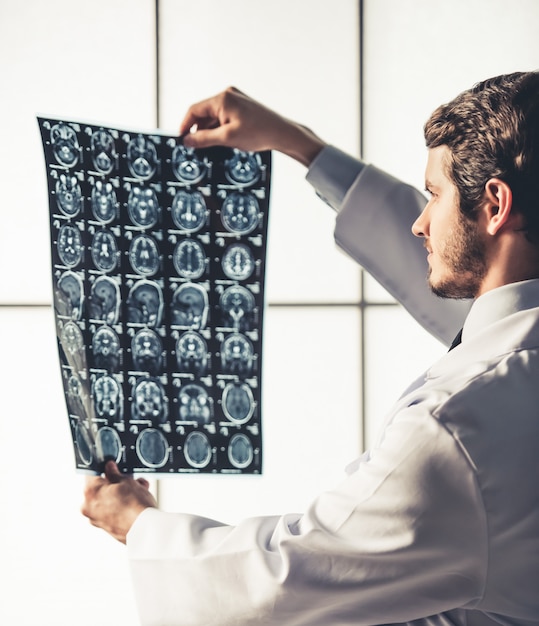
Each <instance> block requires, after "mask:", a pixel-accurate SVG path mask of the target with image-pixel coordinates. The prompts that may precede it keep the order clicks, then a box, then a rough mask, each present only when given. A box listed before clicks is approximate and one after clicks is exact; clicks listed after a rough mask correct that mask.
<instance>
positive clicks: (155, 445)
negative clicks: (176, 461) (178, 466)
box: [136, 428, 169, 468]
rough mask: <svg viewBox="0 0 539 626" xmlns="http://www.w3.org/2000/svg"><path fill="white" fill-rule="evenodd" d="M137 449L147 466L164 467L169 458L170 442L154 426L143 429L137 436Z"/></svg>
mask: <svg viewBox="0 0 539 626" xmlns="http://www.w3.org/2000/svg"><path fill="white" fill-rule="evenodd" d="M136 450H137V454H138V457H139V459H140V460H141V461H142V462H143V463H144V465H146V467H151V468H158V467H163V465H165V463H166V462H167V460H168V455H169V450H168V443H167V440H166V439H165V436H164V435H163V433H161V432H159V431H158V430H155V429H154V428H147V429H145V430H143V431H142V432H141V433H140V435H139V436H138V438H137V443H136Z"/></svg>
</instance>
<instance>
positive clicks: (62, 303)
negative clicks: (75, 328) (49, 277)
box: [55, 272, 83, 320]
mask: <svg viewBox="0 0 539 626" xmlns="http://www.w3.org/2000/svg"><path fill="white" fill-rule="evenodd" d="M82 301H83V286H82V280H81V278H80V277H79V276H78V275H77V274H75V273H74V272H64V273H63V274H62V275H61V276H60V278H59V279H58V289H57V291H56V298H55V305H56V310H57V312H58V313H59V314H60V315H68V316H69V317H71V318H72V319H74V320H80V318H81V315H82Z"/></svg>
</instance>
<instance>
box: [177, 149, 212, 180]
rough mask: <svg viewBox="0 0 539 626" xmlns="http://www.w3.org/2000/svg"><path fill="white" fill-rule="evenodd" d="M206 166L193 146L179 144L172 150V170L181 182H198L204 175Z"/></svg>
mask: <svg viewBox="0 0 539 626" xmlns="http://www.w3.org/2000/svg"><path fill="white" fill-rule="evenodd" d="M206 170H207V166H206V164H205V163H204V162H203V161H201V160H200V159H199V158H198V156H197V155H196V154H195V151H194V149H193V148H186V147H185V146H182V145H179V146H176V147H175V148H174V151H173V152H172V171H173V172H174V174H175V176H176V177H177V178H178V180H180V181H181V182H183V183H198V182H200V181H201V180H202V179H203V178H204V176H205V175H206Z"/></svg>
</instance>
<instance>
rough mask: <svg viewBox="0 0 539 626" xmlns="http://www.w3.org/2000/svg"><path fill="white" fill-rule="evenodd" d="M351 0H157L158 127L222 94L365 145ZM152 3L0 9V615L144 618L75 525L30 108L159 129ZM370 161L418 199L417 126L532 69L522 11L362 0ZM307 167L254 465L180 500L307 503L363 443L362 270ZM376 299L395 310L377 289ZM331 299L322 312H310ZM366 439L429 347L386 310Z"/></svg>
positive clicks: (283, 218)
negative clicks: (258, 466)
mask: <svg viewBox="0 0 539 626" xmlns="http://www.w3.org/2000/svg"><path fill="white" fill-rule="evenodd" d="M358 4H359V3H358V2H356V0H271V2H266V1H264V0H256V1H255V0H197V1H196V2H192V1H191V0H160V2H159V6H160V29H159V30H160V38H159V40H160V53H161V81H160V85H161V92H160V102H161V110H160V112H159V113H160V120H161V125H162V126H163V127H164V128H165V129H167V130H172V131H174V130H175V129H176V128H177V126H178V123H179V121H180V119H181V117H182V116H183V113H184V111H185V109H186V108H187V106H188V105H189V104H190V103H191V102H193V101H195V100H197V99H199V98H203V97H206V96H208V95H210V94H212V93H215V92H217V91H219V90H220V89H222V88H223V87H225V86H227V85H229V84H235V85H237V86H238V87H240V88H242V89H243V90H245V91H247V92H248V93H250V94H252V95H253V96H255V97H257V98H259V99H261V100H263V101H264V102H265V103H267V104H269V105H270V106H274V107H276V108H278V109H279V110H280V111H282V112H283V113H284V114H286V115H288V116H290V117H293V118H297V119H299V120H301V121H303V122H304V123H306V124H307V125H310V126H312V127H313V128H314V129H316V130H317V131H318V132H319V133H320V134H321V135H322V136H323V137H324V138H326V139H327V140H328V141H330V142H332V143H335V144H337V145H339V146H341V147H343V148H345V149H347V150H349V151H350V152H352V153H357V150H358V138H359V126H358V122H359V113H358V102H359V97H358V96H359V92H358V86H359V83H358V75H359V63H358V56H357V51H358V49H359V34H358V19H357V14H358ZM154 9H155V5H154V0H93V2H86V1H84V0H47V2H42V1H40V0H25V2H19V3H16V2H9V1H7V0H0V53H1V55H2V56H1V58H2V62H1V64H0V80H1V84H2V86H3V97H2V99H1V100H0V124H1V136H2V141H3V146H2V150H0V185H1V189H2V200H3V202H2V216H3V223H2V227H1V228H0V267H2V280H1V282H0V346H2V356H3V362H2V369H1V373H2V382H1V383H0V389H1V392H2V398H3V400H4V402H3V403H2V411H1V413H0V489H1V492H2V494H3V499H2V505H1V506H2V531H3V532H2V535H1V539H0V554H1V555H2V566H3V571H4V572H9V576H8V577H6V579H5V581H4V583H3V585H4V586H3V588H2V593H1V597H2V602H0V623H2V624H4V623H5V624H13V625H14V626H35V624H40V625H41V626H49V625H50V626H53V625H54V626H56V625H57V624H77V626H89V625H90V624H94V623H99V624H102V625H103V626H113V625H114V626H124V625H125V626H127V625H130V626H131V625H133V624H136V623H137V620H136V612H135V608H134V602H133V597H132V592H131V587H130V581H129V572H128V568H127V565H126V562H125V551H124V548H123V546H121V545H120V544H117V543H115V542H114V541H113V540H112V539H110V538H109V537H108V536H106V535H105V534H104V533H101V531H97V530H95V529H93V528H92V527H90V526H89V525H88V523H87V522H86V520H84V519H83V518H82V517H81V516H80V514H79V511H78V509H79V505H80V503H81V499H82V485H83V480H82V478H81V477H80V476H78V475H76V474H75V473H74V470H73V467H74V464H73V459H72V452H71V448H70V443H69V441H68V433H67V418H66V416H65V409H64V406H63V398H62V392H61V389H60V382H59V377H58V372H57V356H56V347H55V345H54V334H53V320H52V313H51V311H50V308H47V307H44V308H36V307H32V306H7V305H14V304H19V305H33V304H48V303H49V302H50V279H49V274H48V267H49V252H48V226H47V204H46V203H47V194H46V189H45V177H44V175H43V161H42V157H41V148H40V145H39V136H38V129H37V124H36V122H35V119H34V115H35V113H36V112H42V113H49V114H58V115H66V116H79V117H84V118H89V119H94V120H100V121H103V122H107V123H110V124H118V125H134V126H138V127H142V128H151V127H153V126H154V125H155V120H156V115H157V111H156V109H155V101H156V98H155V84H156V75H155V71H154V60H155V56H154V52H155V41H154V38H155V24H154ZM364 18H365V21H364V40H363V46H364V59H363V66H364V93H363V100H364V121H365V128H364V147H365V157H366V158H367V159H368V160H371V161H373V162H375V163H376V164H377V165H379V166H381V167H384V168H386V169H388V170H389V171H391V172H392V173H394V174H396V175H398V176H400V177H402V178H404V179H406V180H408V181H410V182H412V183H414V184H417V185H419V186H421V187H422V185H423V182H422V176H423V167H424V160H425V150H424V148H423V141H422V130H421V129H422V124H423V122H424V120H425V118H426V117H427V116H428V114H429V113H430V111H431V109H432V108H434V106H436V105H437V104H438V103H439V102H441V101H443V100H447V99H449V98H451V97H452V96H453V95H455V94H456V92H458V91H460V90H462V89H464V88H466V87H468V86H470V85H471V84H472V83H474V82H476V81H477V80H480V79H482V78H484V77H486V76H488V75H492V74H497V73H500V72H505V71H510V70H513V69H530V68H533V67H536V66H537V65H538V63H537V61H538V59H539V44H538V43H537V39H536V37H535V32H536V25H537V23H539V3H538V2H536V1H535V0H511V1H509V0H508V1H506V2H502V1H501V0H452V1H451V2H449V1H448V0H365V2H364ZM303 174H304V172H303V169H302V168H301V167H300V166H298V165H296V164H295V163H293V162H291V161H290V160H289V159H286V158H284V157H279V156H277V157H276V158H275V168H274V187H273V192H272V193H273V196H272V207H271V212H272V215H271V223H270V249H269V262H268V276H267V278H268V301H269V304H270V305H276V304H277V303H279V304H281V305H283V304H284V305H288V306H270V307H269V309H268V313H267V316H266V338H265V363H264V406H263V412H264V417H263V419H264V436H265V440H264V446H265V473H264V475H263V476H262V477H239V478H232V477H223V476H218V477H204V476H198V477H197V476H195V477H186V476H181V477H177V478H175V479H167V480H166V481H161V484H160V489H159V492H160V498H161V502H162V504H163V506H164V507H166V508H168V509H171V510H189V511H192V512H198V513H201V514H204V515H212V516H216V517H219V518H221V519H223V520H225V521H233V520H235V519H237V518H238V517H240V516H243V515H246V514H255V513H264V512H272V513H273V512H279V511H284V510H301V509H302V508H303V507H304V506H305V505H306V503H307V502H308V501H309V500H310V499H311V497H312V496H313V495H314V494H315V493H316V492H317V491H319V490H320V489H324V488H326V487H329V486H330V485H332V484H333V483H334V482H335V481H336V480H339V479H340V476H341V472H342V467H343V466H344V464H345V463H346V462H347V461H349V460H351V459H352V458H353V457H354V456H355V454H356V453H357V452H358V451H359V449H360V448H361V444H362V442H361V428H360V419H359V418H360V404H361V400H362V398H361V396H360V392H361V385H360V382H361V377H362V372H361V353H360V349H361V333H360V331H361V320H360V308H359V306H356V305H357V304H358V303H359V299H360V297H361V293H360V289H359V284H360V283H359V275H358V270H357V268H356V267H355V266H354V264H353V263H352V262H351V261H349V260H348V259H347V258H346V257H345V256H344V255H342V254H341V253H340V252H339V251H338V250H336V249H335V247H334V244H333V239H332V232H331V230H332V223H333V219H334V218H333V215H332V213H331V210H330V209H328V208H327V207H326V206H325V205H324V204H322V203H321V202H320V201H319V200H318V199H317V198H316V197H315V196H314V194H313V193H312V190H311V189H310V188H309V187H308V186H307V184H306V183H305V182H304V181H303V180H302V179H303ZM366 295H367V296H368V297H369V298H370V299H371V300H373V301H376V302H378V301H385V302H388V301H390V299H389V298H388V296H387V294H385V293H383V292H382V291H381V290H380V289H379V288H378V287H377V286H376V285H375V284H373V283H372V282H371V281H368V285H367V290H366ZM317 304H318V305H329V306H315V305H317ZM365 330H366V333H365V350H366V352H365V364H366V370H365V377H366V383H367V387H366V389H365V396H364V400H365V408H366V414H367V418H368V424H367V434H368V436H369V437H371V436H372V432H373V431H374V430H375V428H376V423H377V422H378V421H379V420H380V419H381V417H382V416H383V414H384V412H385V410H386V408H387V407H388V405H389V404H390V403H391V401H392V398H393V397H394V396H395V395H396V394H398V392H399V390H400V389H401V388H402V387H404V386H405V384H406V383H407V382H408V380H409V378H410V375H411V374H412V372H415V371H417V372H419V371H420V370H421V369H423V367H425V366H426V365H427V364H428V363H429V361H431V360H432V359H433V358H435V356H436V355H437V354H439V353H440V350H442V348H441V346H440V345H439V344H438V343H437V342H435V341H434V340H432V339H430V338H429V337H427V336H426V335H425V333H424V331H422V330H421V329H420V328H419V327H418V326H417V325H415V323H413V322H411V321H410V320H409V319H408V318H407V316H406V315H405V314H404V313H403V311H402V310H401V309H400V308H399V307H397V306H385V307H376V306H372V307H369V308H368V311H367V314H366V317H365Z"/></svg>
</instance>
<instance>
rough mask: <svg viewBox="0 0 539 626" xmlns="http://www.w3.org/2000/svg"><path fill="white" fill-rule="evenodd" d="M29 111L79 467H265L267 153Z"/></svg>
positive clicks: (249, 469) (163, 469)
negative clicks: (111, 463)
mask: <svg viewBox="0 0 539 626" xmlns="http://www.w3.org/2000/svg"><path fill="white" fill-rule="evenodd" d="M38 122H39V127H40V131H41V137H42V141H43V149H44V153H45V162H46V173H47V181H48V192H49V209H50V227H51V251H52V268H51V269H52V281H53V294H54V310H55V323H56V332H57V338H58V350H59V356H60V367H61V374H62V381H63V386H64V393H65V399H66V406H67V411H68V415H69V425H70V428H71V433H72V436H73V446H74V451H75V458H76V466H77V468H78V469H79V470H85V471H88V472H101V471H102V469H103V465H104V462H105V461H106V460H108V459H114V460H115V461H117V462H118V464H119V467H120V469H121V470H122V471H123V472H125V473H136V472H160V473H167V474H173V473H188V472H205V473H251V474H252V473H260V472H261V468H262V441H261V414H260V407H261V367H262V329H263V302H264V270H265V255H266V235H267V225H268V208H269V189H270V172H271V155H270V153H269V152H264V153H246V152H241V151H239V150H232V149H228V148H212V149H207V150H196V151H195V150H193V149H189V148H186V147H185V146H184V145H183V142H182V138H181V137H171V136H165V135H163V134H161V133H159V132H157V131H156V132H153V133H143V132H138V131H128V130H120V129H115V128H110V127H105V126H100V125H96V124H89V123H83V122H75V121H69V120H58V119H49V118H47V119H46V118H43V117H39V118H38Z"/></svg>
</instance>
